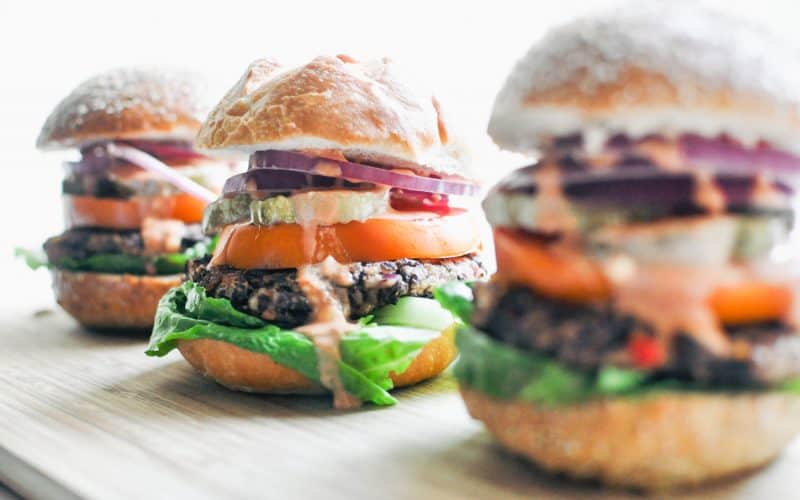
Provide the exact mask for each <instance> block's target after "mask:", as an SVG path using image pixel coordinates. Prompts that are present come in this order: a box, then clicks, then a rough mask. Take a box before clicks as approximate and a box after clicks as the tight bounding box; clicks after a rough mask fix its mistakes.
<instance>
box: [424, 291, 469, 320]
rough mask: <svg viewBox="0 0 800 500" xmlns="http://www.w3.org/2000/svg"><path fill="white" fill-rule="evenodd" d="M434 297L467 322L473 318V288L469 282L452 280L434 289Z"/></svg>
mask: <svg viewBox="0 0 800 500" xmlns="http://www.w3.org/2000/svg"><path fill="white" fill-rule="evenodd" d="M433 298H435V299H436V300H437V301H438V302H439V304H441V305H442V307H444V308H445V309H447V310H448V311H450V312H451V313H452V314H453V315H454V316H455V317H457V318H458V319H460V320H461V321H463V322H464V323H466V324H469V322H470V319H471V318H472V310H473V309H474V307H473V304H472V300H473V297H472V288H471V287H470V285H469V284H468V283H462V282H460V281H451V282H449V283H445V284H444V285H442V286H440V287H438V288H437V289H436V290H434V291H433Z"/></svg>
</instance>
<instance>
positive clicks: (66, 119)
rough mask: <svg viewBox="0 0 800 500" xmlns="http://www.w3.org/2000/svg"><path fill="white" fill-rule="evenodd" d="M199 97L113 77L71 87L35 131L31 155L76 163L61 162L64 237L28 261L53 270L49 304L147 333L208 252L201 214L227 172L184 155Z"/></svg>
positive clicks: (158, 77) (181, 86)
mask: <svg viewBox="0 0 800 500" xmlns="http://www.w3.org/2000/svg"><path fill="white" fill-rule="evenodd" d="M202 90H203V89H202V84H199V83H198V80H197V76H196V75H191V74H188V73H183V72H180V71H172V70H158V69H140V68H126V69H118V70H113V71H109V72H107V73H103V74H100V75H97V76H95V77H93V78H91V79H89V80H87V81H85V82H83V83H82V84H81V85H79V86H78V87H77V88H76V89H75V90H73V91H72V93H70V94H69V95H68V96H67V97H66V98H64V99H63V100H62V101H61V102H60V103H59V104H58V106H56V108H55V109H54V110H53V111H52V113H51V114H50V116H49V117H48V118H47V121H46V123H45V124H44V126H43V127H42V130H41V133H40V135H39V139H38V141H37V146H38V147H39V148H40V149H43V150H56V149H77V150H78V151H79V152H80V159H79V160H78V161H74V162H67V163H65V176H64V181H63V201H64V215H65V223H66V231H64V232H63V233H62V234H60V235H58V236H54V237H52V238H50V239H49V240H47V242H46V243H45V244H44V250H45V253H46V259H37V258H36V257H35V256H34V255H28V257H29V258H28V261H29V263H30V264H32V265H46V266H48V267H50V268H51V269H52V272H53V278H54V281H53V288H54V290H55V294H56V300H57V301H58V303H59V304H60V305H61V306H62V307H63V308H64V309H65V310H66V311H67V312H68V313H69V314H71V315H72V316H73V317H74V318H75V319H76V320H77V321H78V322H80V323H81V324H83V325H84V326H87V327H91V328H97V329H147V328H150V327H151V326H152V324H153V316H154V314H155V309H156V304H157V303H158V300H159V299H160V298H161V296H162V295H163V294H164V292H166V291H167V290H168V289H170V288H171V287H173V286H175V285H177V284H179V283H180V282H181V281H182V276H183V273H184V268H185V264H186V261H187V259H188V258H189V257H195V256H199V255H204V254H205V253H207V252H208V251H210V249H211V245H212V239H211V238H209V237H208V236H205V235H203V234H202V232H201V231H200V222H201V220H202V214H203V208H204V207H205V205H206V203H208V202H209V201H211V200H213V199H214V198H215V197H216V194H215V193H216V192H219V191H220V190H221V188H222V184H223V182H224V180H225V179H226V178H227V177H228V176H229V175H230V174H231V173H232V165H231V163H230V162H228V161H219V160H214V159H211V158H209V157H207V156H204V155H202V154H199V153H197V152H196V151H194V149H193V148H192V145H191V141H192V139H193V137H194V134H195V132H196V131H197V129H198V127H199V126H200V122H201V120H202V116H203V114H202V113H203V111H204V108H205V103H204V101H203V92H202ZM205 109H207V108H205Z"/></svg>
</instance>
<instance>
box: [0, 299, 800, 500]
mask: <svg viewBox="0 0 800 500" xmlns="http://www.w3.org/2000/svg"><path fill="white" fill-rule="evenodd" d="M0 334H1V335H2V350H0V482H3V483H6V485H7V486H8V487H10V488H11V489H13V490H15V491H17V492H18V493H19V494H20V495H22V496H27V497H37V498H76V497H80V498H104V499H107V498H148V499H153V498H187V497H191V498H503V497H508V498H516V497H519V498H522V497H538V498H550V497H552V498H556V497H558V498H564V497H605V498H612V497H613V498H619V497H620V496H621V493H620V492H618V491H616V492H615V491H611V492H609V491H605V492H603V491H602V490H600V489H599V488H597V487H596V486H593V485H588V484H579V485H575V484H571V483H567V482H562V481H559V480H557V479H552V478H549V477H547V476H545V475H543V474H541V473H539V472H537V471H535V470H533V469H532V468H530V467H529V466H528V465H527V464H525V463H523V462H522V461H520V460H518V459H516V458H514V457H512V456H509V455H507V454H505V453H504V452H502V451H500V450H499V449H498V448H497V447H496V446H494V445H493V444H492V442H491V440H490V439H489V438H488V436H487V435H486V434H485V433H484V432H483V431H482V429H481V427H480V425H479V424H478V423H476V422H474V421H472V420H470V419H469V417H468V416H467V414H466V412H465V411H464V408H463V406H462V404H461V401H460V399H459V398H458V395H457V393H456V392H455V383H454V382H453V380H452V378H450V377H449V376H446V377H443V378H440V379H438V380H437V381H435V382H431V383H427V384H423V385H421V386H418V387H416V388H413V389H409V390H405V391H401V392H399V393H398V397H399V399H400V404H399V405H397V406H395V407H393V408H389V409H375V408H368V409H365V410H362V411H357V412H351V413H341V412H336V411H333V410H331V409H330V400H329V399H327V398H308V397H305V398H300V397H297V398H295V397H283V396H282V397H265V396H254V395H248V394H240V393H234V392H231V391H228V390H226V389H223V388H221V387H219V386H217V385H215V384H214V383H212V382H209V381H207V380H204V379H203V378H202V377H200V376H199V375H197V374H196V373H194V372H193V371H192V370H191V369H190V368H189V367H188V366H187V365H186V363H185V362H184V361H183V360H182V359H181V358H180V357H179V356H177V355H172V356H169V357H168V358H166V359H152V358H147V357H145V356H144V354H142V351H143V350H144V341H143V340H142V339H135V338H134V339H132V338H124V337H108V336H105V337H104V336H97V335H93V334H89V333H86V332H84V331H82V330H81V329H79V328H78V327H76V326H75V325H74V324H73V323H72V322H71V321H70V320H69V318H67V317H66V316H65V315H64V314H63V313H61V312H60V311H41V312H38V313H32V312H20V311H5V312H2V311H0ZM676 425H678V423H676ZM654 458H655V459H657V458H656V457H654ZM798 476H800V443H796V444H795V445H794V446H792V447H791V448H790V449H789V450H787V451H786V453H785V454H784V455H783V457H782V458H781V459H779V460H778V461H776V462H775V463H773V464H772V465H770V466H769V467H767V468H766V469H764V470H762V471H761V472H760V473H758V474H756V475H752V476H748V477H746V478H743V479H739V480H736V481H733V482H729V483H727V484H724V485H719V486H715V487H710V488H705V489H702V490H696V491H693V492H689V493H690V496H695V497H697V498H708V497H736V498H792V497H794V498H797V495H800V493H798V488H800V486H798V485H799V484H800V482H798V479H797V478H798ZM0 493H2V488H0ZM0 498H2V495H1V494H0Z"/></svg>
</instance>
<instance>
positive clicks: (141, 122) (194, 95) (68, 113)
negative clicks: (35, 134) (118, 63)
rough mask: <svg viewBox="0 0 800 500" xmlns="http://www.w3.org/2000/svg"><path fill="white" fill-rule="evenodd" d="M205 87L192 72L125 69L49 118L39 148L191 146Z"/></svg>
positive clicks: (71, 98)
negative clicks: (140, 143)
mask: <svg viewBox="0 0 800 500" xmlns="http://www.w3.org/2000/svg"><path fill="white" fill-rule="evenodd" d="M203 90H204V89H203V87H202V86H201V85H200V84H198V77H197V76H196V75H193V74H190V73H184V72H180V71H175V70H163V69H155V68H120V69H115V70H112V71H108V72H106V73H102V74H100V75H97V76H95V77H93V78H91V79H89V80H86V81H85V82H83V83H81V84H80V85H79V86H78V87H77V88H76V89H75V90H73V91H72V93H70V94H69V95H68V96H67V97H65V98H64V99H63V100H62V101H61V102H60V103H58V106H56V108H55V109H54V110H53V111H52V113H50V116H49V117H47V121H46V122H45V124H44V126H43V127H42V131H41V132H40V133H39V138H38V139H37V141H36V146H37V147H38V148H40V149H60V148H70V147H75V146H80V145H81V144H85V143H89V142H94V141H99V140H107V139H134V138H136V139H160V140H187V141H191V140H192V139H193V138H194V134H195V132H196V131H197V128H198V127H199V126H200V122H201V121H202V119H203V112H204V111H206V110H207V108H206V107H205V101H204V100H203V92H202V91H203Z"/></svg>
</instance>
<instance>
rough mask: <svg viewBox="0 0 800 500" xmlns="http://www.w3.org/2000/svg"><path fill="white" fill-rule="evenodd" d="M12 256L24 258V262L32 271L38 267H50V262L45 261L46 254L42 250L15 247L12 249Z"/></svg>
mask: <svg viewBox="0 0 800 500" xmlns="http://www.w3.org/2000/svg"><path fill="white" fill-rule="evenodd" d="M14 257H19V258H22V259H25V264H26V265H27V266H28V267H30V268H31V269H33V270H34V271H35V270H37V269H39V268H40V267H50V263H49V262H47V254H45V253H44V251H42V250H33V249H31V248H22V247H17V248H15V249H14Z"/></svg>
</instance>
